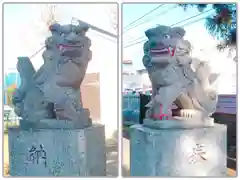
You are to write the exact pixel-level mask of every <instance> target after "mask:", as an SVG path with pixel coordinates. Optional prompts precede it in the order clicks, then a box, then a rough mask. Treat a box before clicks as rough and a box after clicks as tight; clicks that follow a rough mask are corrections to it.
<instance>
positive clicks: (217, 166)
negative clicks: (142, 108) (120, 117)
mask: <svg viewBox="0 0 240 180" xmlns="http://www.w3.org/2000/svg"><path fill="white" fill-rule="evenodd" d="M197 143H199V144H203V145H205V151H206V156H205V158H206V160H203V159H201V158H200V156H197V155H196V156H195V157H194V156H193V157H190V155H191V152H192V151H193V148H194V147H195V146H196V144H197ZM130 154H131V155H130V176H172V177H179V176H181V177H184V176H185V177H187V176H214V177H216V176H218V177H221V176H226V175H227V127H226V126H225V125H220V124H215V126H214V127H208V128H195V129H162V130H159V129H158V130H156V129H150V128H148V127H144V126H142V125H134V126H132V128H131V141H130Z"/></svg>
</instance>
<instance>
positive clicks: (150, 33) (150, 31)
mask: <svg viewBox="0 0 240 180" xmlns="http://www.w3.org/2000/svg"><path fill="white" fill-rule="evenodd" d="M145 36H146V37H147V38H148V39H149V38H150V37H151V36H152V29H148V30H147V31H145Z"/></svg>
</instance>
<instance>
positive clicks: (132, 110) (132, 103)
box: [123, 94, 140, 125]
mask: <svg viewBox="0 0 240 180" xmlns="http://www.w3.org/2000/svg"><path fill="white" fill-rule="evenodd" d="M139 118H140V96H139V95H134V94H128V95H124V96H123V123H124V124H129V125H131V124H136V123H139Z"/></svg>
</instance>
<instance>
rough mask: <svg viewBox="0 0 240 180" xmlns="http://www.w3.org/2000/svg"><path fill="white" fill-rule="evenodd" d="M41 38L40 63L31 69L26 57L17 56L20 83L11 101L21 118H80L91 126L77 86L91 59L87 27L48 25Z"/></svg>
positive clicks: (29, 119)
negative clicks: (38, 66) (42, 62)
mask: <svg viewBox="0 0 240 180" xmlns="http://www.w3.org/2000/svg"><path fill="white" fill-rule="evenodd" d="M49 29H50V31H51V34H52V35H51V36H50V37H48V38H47V39H46V41H45V47H46V48H45V51H44V52H43V54H42V57H43V60H44V64H43V65H42V66H41V67H40V69H39V70H38V71H35V70H34V68H33V65H32V63H31V61H30V59H29V58H27V57H22V58H18V63H17V69H18V71H19V74H20V76H21V86H20V87H19V88H18V89H17V91H16V93H15V95H14V97H13V104H14V105H15V112H16V113H17V115H18V116H20V117H22V119H23V121H31V122H38V121H40V120H42V119H46V118H47V119H57V120H69V121H81V122H82V124H83V125H84V126H88V125H91V119H90V113H89V110H88V109H84V108H83V106H82V102H81V92H80V85H81V83H82V81H83V78H84V76H85V73H86V70H87V66H88V63H89V61H90V60H91V58H92V52H91V50H90V46H91V40H90V39H89V38H88V37H87V36H86V33H87V31H88V29H89V27H88V26H87V25H85V24H80V25H72V24H70V25H60V24H53V25H51V26H50V28H49Z"/></svg>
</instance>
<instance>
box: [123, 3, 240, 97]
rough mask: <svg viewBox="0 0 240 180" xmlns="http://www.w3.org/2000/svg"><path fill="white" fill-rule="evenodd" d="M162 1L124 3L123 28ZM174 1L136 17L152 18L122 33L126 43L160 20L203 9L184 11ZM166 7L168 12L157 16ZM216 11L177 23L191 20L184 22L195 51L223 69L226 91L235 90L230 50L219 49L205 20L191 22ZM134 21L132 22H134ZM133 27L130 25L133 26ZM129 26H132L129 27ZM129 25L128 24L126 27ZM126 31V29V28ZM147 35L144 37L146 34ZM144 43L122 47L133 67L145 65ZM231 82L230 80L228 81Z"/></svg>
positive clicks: (178, 18)
mask: <svg viewBox="0 0 240 180" xmlns="http://www.w3.org/2000/svg"><path fill="white" fill-rule="evenodd" d="M159 5H160V4H146V3H145V4H123V25H122V26H123V29H124V27H126V26H127V25H128V24H129V23H131V22H132V21H134V20H136V19H138V18H139V17H141V16H142V15H144V14H146V13H147V12H149V11H150V10H152V9H154V8H155V7H157V6H159ZM174 5H175V4H165V5H163V6H161V7H160V8H159V9H157V10H156V11H154V12H153V13H151V14H149V15H148V16H146V17H144V18H143V19H141V20H140V21H137V22H136V23H135V24H138V23H140V22H143V21H145V20H146V19H151V21H149V22H147V23H143V24H142V25H139V26H137V27H135V28H132V29H130V30H129V31H127V30H126V32H125V33H124V34H123V47H124V46H126V45H129V44H132V42H131V41H133V40H135V39H138V38H139V37H142V36H145V34H144V31H145V30H147V29H148V28H152V27H155V26H156V25H157V24H161V25H172V24H174V23H177V22H179V21H181V20H184V19H187V18H190V17H192V16H195V15H197V14H199V13H200V12H199V11H198V10H197V9H196V8H189V9H187V11H184V10H183V8H181V7H177V8H174V9H172V10H169V9H171V8H172V7H173V6H174ZM209 9H211V6H208V7H207V9H205V10H204V11H207V10H209ZM164 11H168V12H167V13H165V14H163V15H160V16H156V15H157V14H160V13H162V12H164ZM213 13H214V11H210V12H207V13H205V14H202V15H200V16H197V17H195V18H192V19H190V20H188V21H185V22H182V23H179V24H178V26H182V25H184V24H186V23H189V25H187V26H183V27H184V29H185V30H186V35H185V39H187V40H189V41H190V42H191V43H192V45H193V52H192V55H193V56H195V57H198V58H200V59H202V60H207V61H209V62H210V64H211V66H212V68H213V70H214V71H216V72H219V73H221V78H220V81H221V82H220V83H219V86H220V89H221V90H222V91H224V92H230V91H231V92H233V93H234V92H236V86H235V85H236V63H235V62H234V61H233V60H232V59H231V58H228V57H227V56H228V52H223V53H220V52H219V51H218V50H217V49H216V45H217V44H218V43H219V40H217V39H216V38H215V37H212V36H211V35H210V34H209V33H208V31H207V30H206V28H205V20H204V19H203V20H200V21H198V22H196V23H192V24H191V22H194V21H197V20H199V19H202V18H204V17H207V16H209V15H212V14H213ZM135 24H133V26H135ZM130 27H131V26H130ZM130 27H129V28H130ZM126 29H128V28H126ZM123 32H124V31H123ZM143 39H145V38H143ZM140 40H141V39H140ZM143 43H144V42H142V43H139V44H137V45H133V46H130V47H128V48H123V58H124V59H125V60H129V59H130V60H132V61H133V68H134V69H141V68H144V67H143V65H142V56H143V49H142V46H143ZM226 82H228V84H226Z"/></svg>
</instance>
